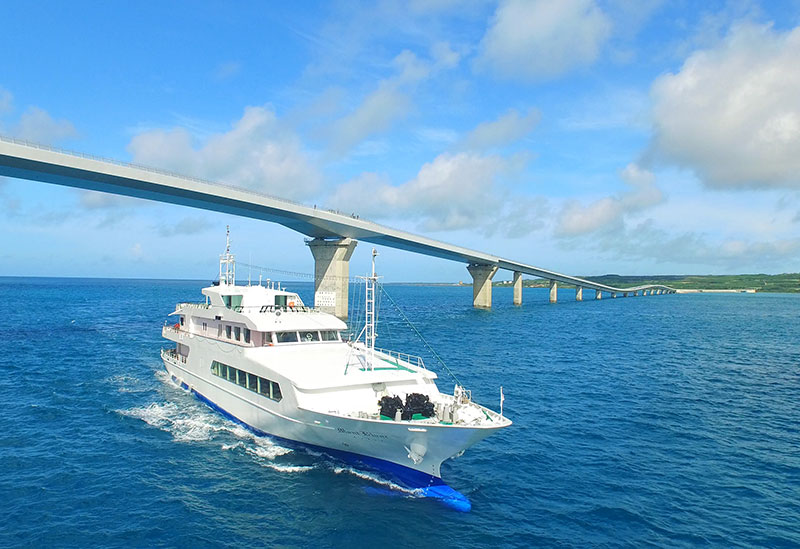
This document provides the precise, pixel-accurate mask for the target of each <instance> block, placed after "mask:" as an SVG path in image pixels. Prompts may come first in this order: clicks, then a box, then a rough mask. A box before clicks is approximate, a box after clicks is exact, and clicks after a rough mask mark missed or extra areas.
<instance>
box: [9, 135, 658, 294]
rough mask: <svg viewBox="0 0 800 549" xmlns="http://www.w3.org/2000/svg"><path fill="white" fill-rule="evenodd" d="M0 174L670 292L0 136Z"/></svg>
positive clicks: (550, 275)
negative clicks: (523, 260) (564, 270)
mask: <svg viewBox="0 0 800 549" xmlns="http://www.w3.org/2000/svg"><path fill="white" fill-rule="evenodd" d="M0 175H4V176H7V177H15V178H19V179H28V180H34V181H42V182H46V183H53V184H56V185H65V186H69V187H76V188H80V189H87V190H92V191H102V192H106V193H113V194H119V195H125V196H133V197H136V198H145V199H149V200H155V201H159V202H168V203H172V204H180V205H182V206H191V207H194V208H201V209H205V210H213V211H217V212H223V213H228V214H233V215H238V216H244V217H250V218H253V219H260V220H263V221H271V222H273V223H279V224H281V225H284V226H285V227H288V228H290V229H293V230H295V231H297V232H300V233H302V234H305V235H307V236H310V237H313V238H341V237H348V238H353V239H356V240H360V241H364V242H370V243H372V244H378V245H381V246H388V247H391V248H399V249H401V250H407V251H410V252H416V253H420V254H424V255H429V256H433V257H439V258H442V259H449V260H453V261H460V262H463V263H467V264H470V263H472V264H481V265H495V266H497V267H498V268H500V269H506V270H509V271H516V272H520V273H523V274H528V275H532V276H537V277H541V278H546V279H549V280H555V281H556V282H560V283H565V284H573V285H577V286H581V287H583V288H590V289H594V290H600V291H604V292H617V293H624V292H633V291H638V290H644V289H664V290H671V288H669V287H667V286H661V285H647V286H636V287H631V288H615V287H613V286H607V285H605V284H598V283H595V282H592V281H590V280H585V279H582V278H578V277H574V276H569V275H565V274H561V273H557V272H554V271H550V270H547V269H542V268H541V267H536V266H533V265H528V264H525V263H521V262H518V261H512V260H509V259H504V258H500V257H497V256H494V255H491V254H487V253H483V252H479V251H475V250H470V249H468V248H463V247H461V246H454V245H452V244H447V243H445V242H440V241H438V240H433V239H431V238H427V237H424V236H420V235H416V234H412V233H409V232H406V231H401V230H397V229H393V228H391V227H387V226H385V225H380V224H378V223H373V222H372V221H368V220H365V219H359V218H355V217H353V216H350V215H345V214H342V213H339V212H335V211H330V210H323V209H317V208H316V207H313V208H312V207H309V206H305V205H303V204H298V203H295V202H291V201H288V200H283V199H280V198H276V197H272V196H268V195H265V194H261V193H256V192H253V191H248V190H245V189H241V188H238V187H232V186H227V185H221V184H218V183H212V182H210V181H205V180H201V179H195V178H191V177H186V176H182V175H179V174H174V173H170V172H166V171H162V170H157V169H153V168H149V167H146V166H136V165H134V164H128V163H124V162H118V161H115V160H109V159H103V158H98V157H95V156H91V155H83V154H80V153H74V152H69V151H64V150H61V149H56V148H53V147H47V146H43V145H39V144H35V143H29V142H26V141H21V140H17V139H13V138H9V137H4V136H0Z"/></svg>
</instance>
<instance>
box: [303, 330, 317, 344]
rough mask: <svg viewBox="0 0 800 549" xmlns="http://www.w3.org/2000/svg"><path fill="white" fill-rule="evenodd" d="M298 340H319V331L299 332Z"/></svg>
mask: <svg viewBox="0 0 800 549" xmlns="http://www.w3.org/2000/svg"><path fill="white" fill-rule="evenodd" d="M300 341H303V342H308V341H319V332H300Z"/></svg>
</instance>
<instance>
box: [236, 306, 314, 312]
mask: <svg viewBox="0 0 800 549" xmlns="http://www.w3.org/2000/svg"><path fill="white" fill-rule="evenodd" d="M233 310H234V311H236V312H237V313H248V312H250V313H256V312H257V313H275V312H282V313H319V312H320V310H319V309H315V308H313V307H307V306H306V305H298V306H295V307H290V306H288V305H252V306H246V307H244V306H242V305H238V306H236V307H233Z"/></svg>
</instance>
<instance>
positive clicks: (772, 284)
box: [462, 273, 800, 293]
mask: <svg viewBox="0 0 800 549" xmlns="http://www.w3.org/2000/svg"><path fill="white" fill-rule="evenodd" d="M581 278H585V279H586V280H591V281H592V282H597V283H599V284H605V285H607V286H614V287H616V288H629V287H631V286H644V285H647V284H663V285H665V286H669V287H671V288H675V289H676V290H712V291H713V290H749V291H756V292H772V293H800V273H784V274H777V275H767V274H741V275H648V276H623V275H616V274H607V275H602V276H583V277H581ZM462 284H464V285H466V286H471V285H472V284H471V282H469V281H467V282H464V283H462ZM522 285H523V286H524V287H526V288H546V287H549V286H550V281H549V280H545V279H541V278H532V279H524V280H523V281H522ZM493 286H496V287H497V286H499V287H503V286H511V281H510V280H499V281H495V282H494V283H493ZM559 287H560V288H570V287H573V286H571V285H568V284H559Z"/></svg>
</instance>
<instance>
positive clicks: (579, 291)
mask: <svg viewBox="0 0 800 549" xmlns="http://www.w3.org/2000/svg"><path fill="white" fill-rule="evenodd" d="M575 301H583V286H577V287H576V288H575Z"/></svg>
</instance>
